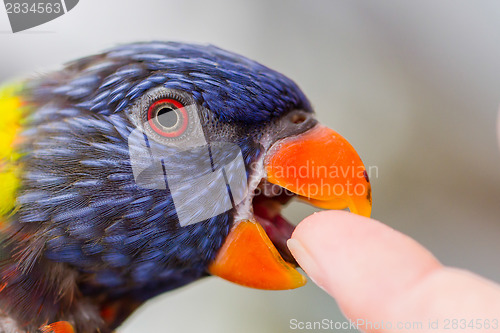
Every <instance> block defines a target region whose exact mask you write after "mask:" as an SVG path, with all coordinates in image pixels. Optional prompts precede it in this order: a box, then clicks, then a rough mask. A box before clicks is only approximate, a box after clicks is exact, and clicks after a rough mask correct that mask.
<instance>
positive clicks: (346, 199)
mask: <svg viewBox="0 0 500 333" xmlns="http://www.w3.org/2000/svg"><path fill="white" fill-rule="evenodd" d="M264 165H265V169H266V173H267V182H268V183H271V184H274V185H273V186H279V187H280V188H283V189H286V190H287V191H290V192H292V193H294V194H295V195H296V196H298V197H299V199H301V200H303V201H305V202H308V203H310V204H312V205H313V206H316V207H319V208H324V209H345V208H349V210H350V211H351V212H353V213H356V214H360V215H363V216H370V213H371V206H372V201H371V186H370V182H369V179H368V175H367V172H366V169H365V167H364V165H363V162H362V161H361V159H360V157H359V156H358V154H357V153H356V151H355V150H354V148H353V147H352V146H351V145H350V144H349V142H347V140H346V139H344V138H343V137H342V136H340V135H339V134H338V133H337V132H335V131H333V130H331V129H329V128H327V127H324V126H322V125H316V126H315V127H313V128H311V129H310V130H308V131H306V132H304V133H302V134H300V135H297V136H294V137H288V138H285V139H282V140H279V141H278V142H276V143H275V144H274V145H273V146H272V147H271V148H270V149H269V151H268V153H267V155H266V159H265V162H264ZM254 201H255V200H254ZM265 203H266V205H267V206H268V207H270V204H269V203H271V206H276V205H279V204H278V203H276V199H275V198H266V200H265ZM256 210H257V209H256V206H255V204H254V212H256ZM260 214H261V215H262V213H260ZM264 215H265V214H264ZM268 215H269V214H268ZM271 220H272V222H269V219H264V218H262V217H261V216H258V215H257V214H256V216H255V219H254V220H244V221H236V223H235V225H234V226H233V229H232V230H231V231H230V233H229V235H228V237H227V239H226V241H225V243H224V244H223V246H222V248H221V249H220V250H219V253H218V254H217V257H216V258H215V260H214V261H213V262H212V263H211V265H210V266H209V272H210V273H211V274H213V275H217V276H219V277H222V278H224V279H226V280H229V281H231V282H234V283H237V284H240V285H244V286H247V287H252V288H258V289H272V290H283V289H294V288H298V287H301V286H303V285H304V284H305V283H306V279H305V278H304V277H303V276H302V275H301V274H300V273H299V272H298V271H297V270H296V269H295V267H294V264H293V262H287V261H285V260H284V259H283V256H282V255H281V254H280V252H279V251H278V250H277V249H276V246H275V245H277V244H278V243H280V242H279V241H276V240H275V239H276V238H277V236H276V234H277V233H281V235H282V236H283V234H286V235H287V237H285V238H289V236H290V235H291V232H292V231H293V226H292V227H291V229H290V228H289V227H286V226H284V225H283V222H282V221H283V220H284V219H283V218H282V217H281V215H279V214H278V213H276V214H274V217H273V218H272V219H271ZM262 221H267V222H265V223H263V222H262ZM276 221H278V222H276ZM276 224H279V225H278V226H277V225H276ZM263 225H264V226H265V227H266V228H263ZM267 226H270V228H268V227H267ZM265 229H266V230H265ZM268 229H269V231H272V232H269V231H268ZM285 229H286V232H285V231H283V230H285ZM273 230H274V231H273ZM266 231H268V232H267V234H266ZM270 237H271V238H272V239H271V238H270ZM281 238H283V237H281ZM284 241H285V242H286V239H285V240H284ZM281 252H282V253H283V251H281ZM289 261H293V260H289Z"/></svg>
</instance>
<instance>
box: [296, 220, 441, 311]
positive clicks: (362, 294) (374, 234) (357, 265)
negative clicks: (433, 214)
mask: <svg viewBox="0 0 500 333" xmlns="http://www.w3.org/2000/svg"><path fill="white" fill-rule="evenodd" d="M292 239H293V240H295V241H296V242H295V241H294V245H293V246H292V248H291V251H292V253H293V254H294V256H296V259H297V261H298V263H299V264H300V265H301V267H302V268H303V269H304V270H305V271H306V273H307V274H308V275H309V276H310V277H311V278H312V279H313V281H315V282H316V283H317V284H319V285H320V286H322V287H323V288H324V289H325V290H326V291H327V292H328V293H329V294H330V295H332V296H333V297H335V298H336V300H337V302H338V303H339V306H340V307H341V308H342V309H343V311H344V312H345V313H346V314H347V315H350V316H354V317H357V316H365V315H366V314H367V312H368V311H371V309H374V308H378V307H381V305H383V304H384V303H385V302H387V300H388V299H390V298H393V297H395V296H396V295H397V294H398V293H400V292H401V290H403V289H405V288H407V287H408V286H409V285H411V284H412V283H414V281H416V280H417V279H419V278H420V277H421V276H423V275H425V274H427V273H428V272H429V271H431V270H433V269H435V268H436V267H439V266H440V264H439V262H438V261H437V260H436V259H435V258H434V257H433V256H432V254H431V253H429V252H428V251H427V250H426V249H425V248H423V247H422V246H421V245H419V244H418V243H417V242H415V241H414V240H412V239H411V238H409V237H408V236H406V235H403V234H401V233H399V232H397V231H395V230H394V229H392V228H390V227H388V226H387V225H384V224H382V223H380V222H378V221H376V220H373V219H370V218H366V217H362V216H359V215H355V214H351V213H348V212H344V211H324V212H320V213H316V214H313V215H311V216H309V217H307V218H306V219H305V220H304V221H303V222H301V223H300V224H299V225H298V226H297V228H296V230H295V232H294V233H293V235H292ZM297 249H299V250H298V251H297Z"/></svg>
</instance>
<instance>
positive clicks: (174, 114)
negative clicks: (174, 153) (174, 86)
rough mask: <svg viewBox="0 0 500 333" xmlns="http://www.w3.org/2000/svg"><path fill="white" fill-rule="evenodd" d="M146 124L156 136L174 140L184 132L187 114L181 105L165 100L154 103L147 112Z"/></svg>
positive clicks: (186, 124)
mask: <svg viewBox="0 0 500 333" xmlns="http://www.w3.org/2000/svg"><path fill="white" fill-rule="evenodd" d="M148 122H149V125H150V126H151V128H152V129H153V130H154V131H155V132H156V133H158V134H160V135H162V136H165V137H168V138H175V137H178V136H180V135H182V133H184V132H185V131H186V128H187V126H188V114H187V112H186V108H185V107H184V105H182V103H180V102H179V101H176V100H175V99H171V98H165V99H160V100H158V101H156V102H154V103H153V104H152V105H151V106H150V107H149V110H148Z"/></svg>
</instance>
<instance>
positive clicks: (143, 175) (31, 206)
mask: <svg viewBox="0 0 500 333" xmlns="http://www.w3.org/2000/svg"><path fill="white" fill-rule="evenodd" d="M22 98H23V99H24V100H25V102H26V105H28V106H29V108H30V110H31V111H29V112H28V113H27V115H26V117H27V120H26V124H25V125H24V131H23V132H22V142H23V144H22V149H23V153H22V157H21V158H20V160H19V163H20V164H21V165H22V169H23V172H22V173H21V175H20V178H21V180H20V184H21V185H20V189H19V196H18V199H17V205H18V209H17V211H16V221H17V222H16V223H17V224H18V225H19V226H22V228H21V229H22V230H23V232H25V233H28V234H30V236H31V237H30V238H29V239H30V240H29V242H30V244H31V245H30V246H32V247H37V246H38V247H39V248H40V251H38V253H43V256H45V257H46V258H48V259H49V260H53V261H57V262H63V263H67V264H68V265H71V266H73V267H76V268H77V269H78V270H79V271H80V272H82V274H84V275H85V278H84V279H83V280H82V282H81V285H82V288H84V289H85V288H87V289H89V290H94V289H96V288H97V289H99V288H101V287H102V288H107V289H108V290H110V287H112V291H109V292H112V293H116V294H120V293H122V294H123V293H130V292H132V291H134V292H137V295H139V294H140V297H143V298H148V297H150V296H153V295H155V294H157V293H159V292H163V291H165V290H168V289H172V288H174V287H177V286H180V285H182V284H185V283H187V282H189V281H193V280H195V279H197V278H199V277H202V276H205V275H208V274H212V275H217V276H220V277H222V278H225V279H227V280H230V281H232V282H235V283H238V284H241V285H245V286H249V287H254V288H261V289H291V288H296V287H299V286H301V285H303V284H304V283H305V279H304V278H303V277H302V276H301V275H300V274H299V273H298V271H297V270H296V269H295V266H296V263H295V261H294V260H293V257H292V256H291V255H290V253H289V252H288V249H287V247H286V240H287V239H289V238H290V236H291V233H292V231H293V228H294V227H293V225H292V224H290V223H289V222H288V221H286V220H285V219H284V218H283V217H282V216H281V214H280V212H281V209H282V207H283V206H284V205H285V204H287V203H288V202H289V201H290V200H291V199H298V200H302V201H305V202H307V203H310V204H312V205H314V206H317V207H321V208H325V209H344V208H349V209H350V210H351V211H352V212H354V213H358V214H361V215H366V216H368V215H370V211H371V190H370V183H369V180H368V177H367V173H366V170H365V167H364V166H363V163H362V162H361V159H360V158H359V156H358V155H357V153H356V152H355V150H354V149H353V147H352V146H351V145H350V144H349V143H348V142H347V141H346V140H345V139H344V138H342V137H341V136H340V135H339V134H337V133H336V132H335V131H333V130H331V129H329V128H327V127H324V126H322V125H321V124H320V123H319V122H318V121H317V120H316V118H315V115H314V112H313V109H312V107H311V105H310V103H309V101H308V100H307V98H306V97H305V95H304V94H303V93H302V91H301V90H300V89H299V88H298V86H297V85H296V84H295V83H294V82H293V81H292V80H290V79H288V78H287V77H285V76H283V75H282V74H279V73H277V72H275V71H273V70H271V69H269V68H267V67H265V66H263V65H260V64H258V63H257V62H254V61H252V60H249V59H247V58H244V57H242V56H239V55H236V54H234V53H231V52H227V51H224V50H222V49H219V48H217V47H214V46H201V45H191V44H183V43H164V42H151V43H137V44H131V45H124V46H120V47H117V48H114V49H111V50H109V51H107V52H105V53H102V54H99V55H95V56H91V57H87V58H84V59H81V60H78V61H75V62H73V63H70V64H68V65H67V66H66V67H65V68H64V69H62V70H60V71H58V72H55V73H52V74H48V75H44V76H43V77H41V78H39V79H36V80H31V81H29V82H28V83H27V86H26V89H25V92H24V95H23V97H22ZM40 244H43V245H40ZM131 286H133V287H131ZM138 297H139V296H138Z"/></svg>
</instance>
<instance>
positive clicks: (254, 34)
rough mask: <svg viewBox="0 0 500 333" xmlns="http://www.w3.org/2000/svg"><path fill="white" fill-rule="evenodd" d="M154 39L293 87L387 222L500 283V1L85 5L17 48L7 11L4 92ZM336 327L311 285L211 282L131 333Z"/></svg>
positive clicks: (1, 41) (296, 210)
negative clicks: (209, 47) (211, 51)
mask: <svg viewBox="0 0 500 333" xmlns="http://www.w3.org/2000/svg"><path fill="white" fill-rule="evenodd" d="M153 39H156V40H177V41H191V42H200V43H212V44H215V45H218V46H220V47H222V48H226V49H229V50H232V51H235V52H238V53H241V54H244V55H246V56H248V57H250V58H252V59H255V60H257V61H259V62H261V63H263V64H265V65H267V66H269V67H271V68H274V69H276V70H278V71H281V72H283V73H284V74H286V75H287V76H289V77H291V78H292V79H294V80H295V81H296V82H297V83H298V84H299V85H300V86H301V87H302V89H303V90H304V91H305V93H306V94H307V95H308V96H309V98H310V100H311V101H312V103H313V105H314V106H315V109H316V112H317V114H318V118H319V119H320V120H321V121H322V122H324V123H325V124H327V125H328V126H330V127H332V128H333V129H335V130H337V131H338V132H340V133H341V134H343V135H344V136H345V137H346V138H348V139H349V141H350V142H351V143H352V144H353V146H354V147H355V148H356V149H357V150H358V152H359V154H360V156H361V157H362V158H363V160H364V162H365V165H367V167H370V166H371V167H372V173H371V175H370V176H371V179H372V184H373V185H372V186H373V197H374V209H373V217H374V218H376V219H378V220H380V221H383V222H384V223H386V224H388V225H390V226H391V227H393V228H395V229H397V230H400V231H402V232H404V233H406V234H408V235H410V236H411V237H413V238H415V239H416V240H417V241H419V242H420V243H422V244H423V245H425V246H426V247H428V248H429V249H430V250H431V251H432V252H433V253H434V254H435V255H436V256H437V257H438V258H439V260H441V261H442V262H443V263H445V264H447V265H452V266H457V267H461V268H465V269H469V270H471V271H474V272H476V273H479V274H481V275H484V276H486V277H487V278H489V279H492V280H494V281H496V282H500V264H499V260H498V256H499V254H500V241H499V239H500V168H499V166H500V154H499V149H498V143H497V142H498V140H497V137H496V124H497V111H498V106H499V102H500V2H499V1H495V0H491V1H487V0H475V1H472V0H470V1H461V0H441V1H431V0H423V1H418V2H417V1H413V2H410V1H399V0H384V1H377V2H374V1H357V0H350V1H347V0H346V1H332V0H315V1H307V0H286V1H285V0H282V1H277V0H254V1H235V0H231V1H203V0H187V1H181V0H177V1H172V0H169V1H165V0H156V1H155V0H141V1H125V0H106V1H98V0H82V1H80V3H79V4H78V6H77V7H75V9H73V10H72V11H71V12H69V13H68V14H66V15H64V16H62V17H60V18H58V19H56V20H54V21H52V22H49V23H47V24H45V25H43V26H40V27H37V28H34V29H31V30H28V31H26V32H21V33H17V34H12V33H11V32H10V26H9V24H8V20H7V15H6V13H5V11H4V10H0V46H1V47H0V48H1V52H0V57H1V62H0V80H1V81H4V80H6V79H12V78H15V77H22V76H24V75H27V74H28V75H30V74H32V73H37V72H38V73H43V72H45V71H47V70H50V69H55V68H57V67H58V65H60V64H61V63H64V62H67V61H69V60H72V59H74V58H78V57H82V56H85V55H88V54H91V53H94V52H98V51H100V50H103V49H107V48H109V47H112V46H114V45H116V44H119V43H126V42H131V41H142V40H153ZM375 168H376V169H375ZM375 170H377V171H378V174H377V173H375ZM313 211H314V210H313V209H311V208H310V207H307V206H305V205H303V204H298V203H293V204H292V205H291V206H290V207H289V208H287V210H286V216H287V217H288V218H289V219H291V220H293V221H294V222H296V223H298V222H300V221H301V220H302V219H303V218H304V217H305V216H307V215H309V214H310V213H312V212H313ZM369 278H370V277H367V279H369ZM353 297H356V295H353ZM323 318H327V319H331V320H334V321H343V320H344V319H343V317H342V315H341V313H340V312H339V310H338V307H337V305H336V303H335V301H334V300H333V299H331V298H330V297H329V296H327V295H326V294H325V293H324V292H323V291H322V290H321V289H319V288H318V287H316V286H315V285H314V284H313V283H312V282H310V283H308V284H307V286H306V287H303V288H300V289H298V290H294V291H279V292H268V291H258V290H251V289H246V288H243V287H239V286H236V285H233V284H230V283H228V282H225V281H222V280H219V279H217V278H207V279H205V280H203V281H200V282H197V283H195V284H192V285H189V286H187V287H185V288H182V289H180V290H177V291H174V292H171V293H168V294H165V295H162V296H160V297H158V298H156V299H154V300H152V301H150V302H149V303H148V304H146V305H145V306H144V307H143V308H141V309H140V311H138V312H137V313H136V314H135V315H134V316H133V317H132V318H131V319H129V320H128V321H127V322H126V324H125V325H123V327H122V328H121V329H120V330H119V331H118V332H121V333H132V332H151V331H156V332H217V333H225V332H241V333H245V332H289V331H291V329H290V320H291V319H297V320H299V321H314V320H321V319H323Z"/></svg>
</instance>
